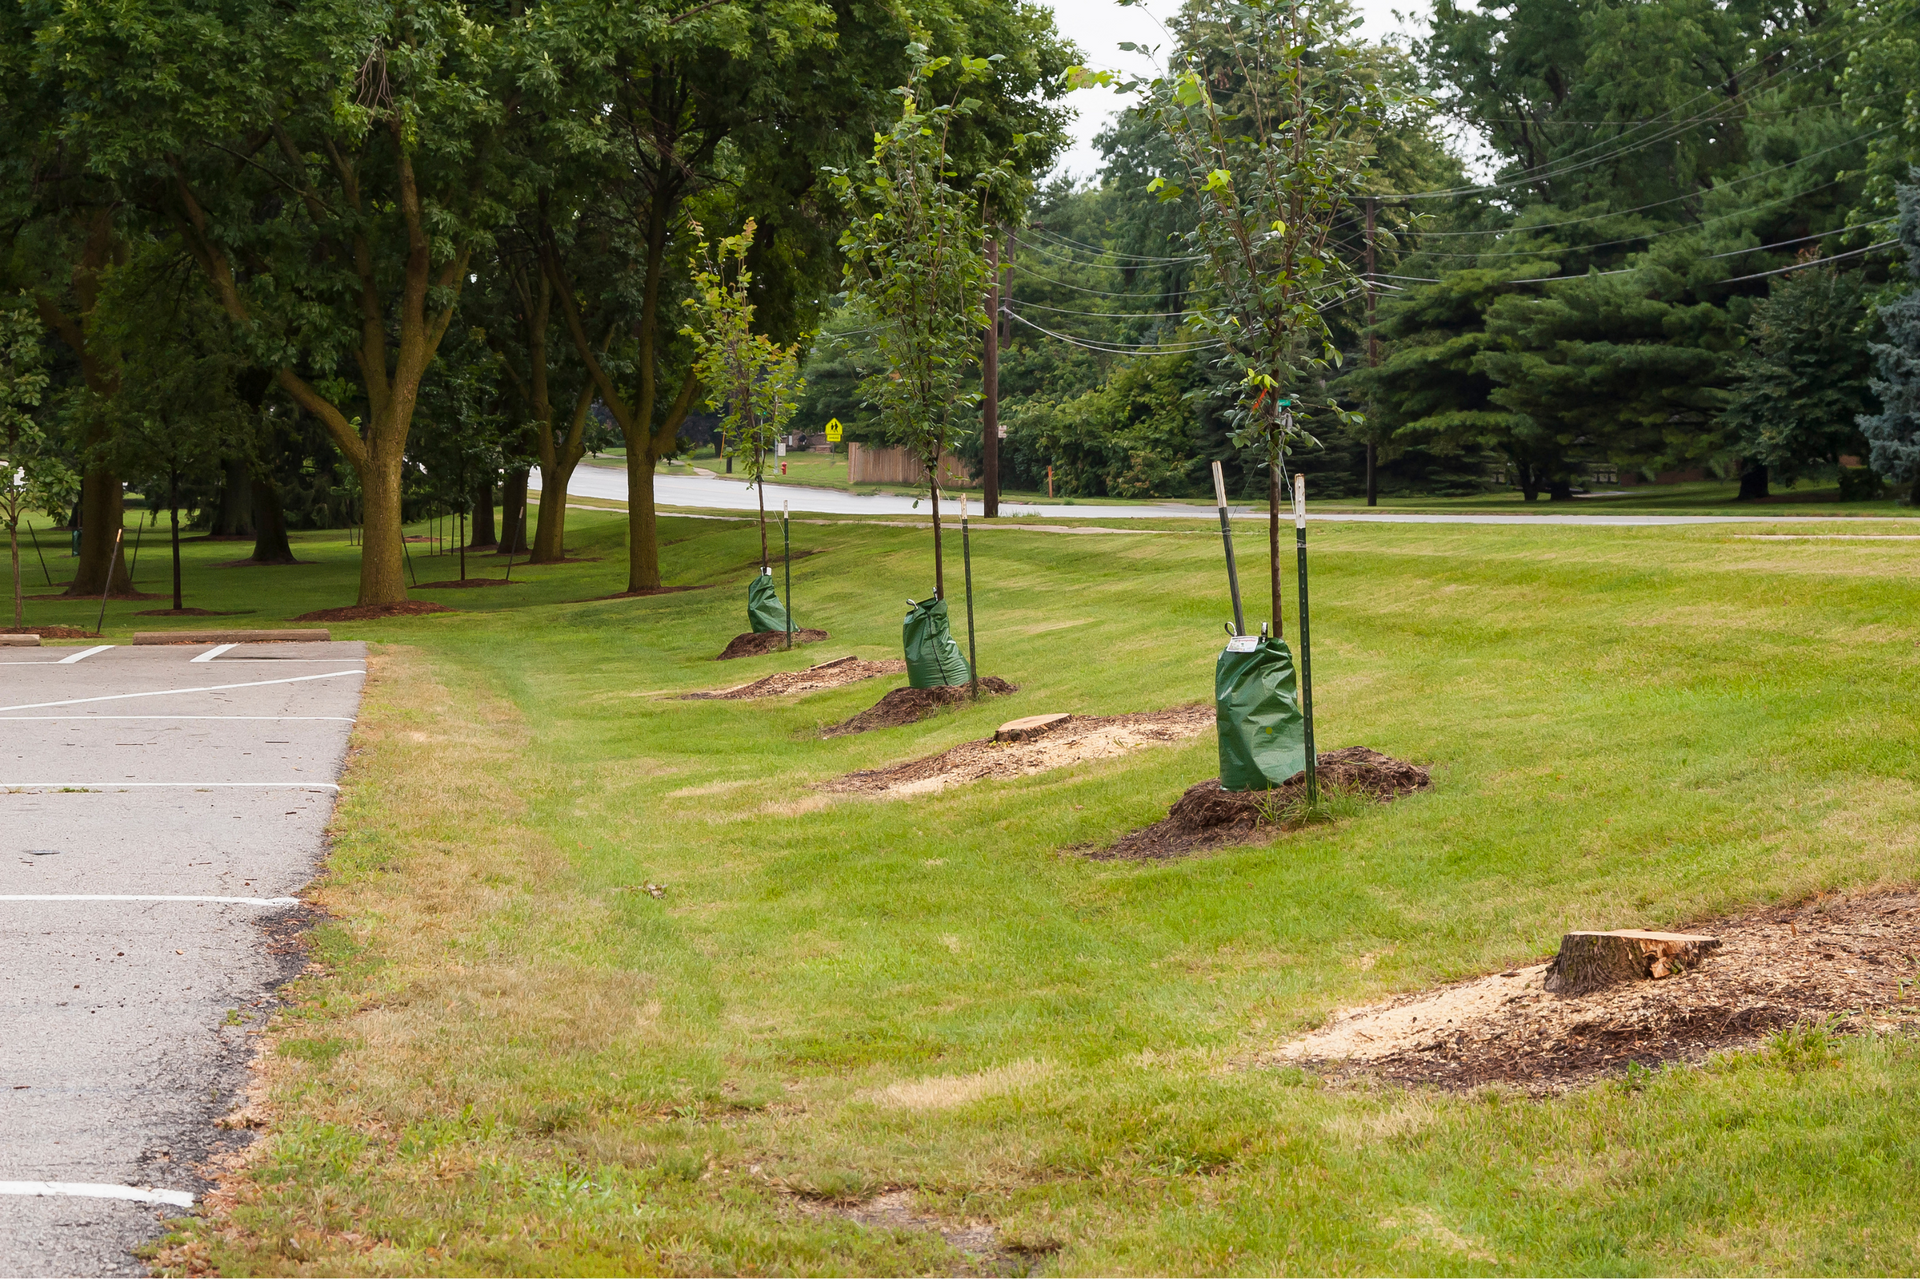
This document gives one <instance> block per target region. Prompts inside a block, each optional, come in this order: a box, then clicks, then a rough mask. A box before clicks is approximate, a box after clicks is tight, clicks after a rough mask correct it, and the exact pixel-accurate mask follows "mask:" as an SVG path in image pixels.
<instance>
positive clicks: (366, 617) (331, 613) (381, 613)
mask: <svg viewBox="0 0 1920 1279" xmlns="http://www.w3.org/2000/svg"><path fill="white" fill-rule="evenodd" d="M457 612H459V610H458V609H452V608H448V607H447V606H446V605H445V604H429V603H428V602H427V601H425V600H408V601H406V602H405V603H403V604H355V605H354V606H353V607H351V608H320V609H315V610H314V611H313V612H311V613H302V614H300V616H298V617H291V618H288V619H287V620H288V621H291V622H371V621H375V620H377V619H379V618H382V617H416V616H418V615H420V614H422V613H457Z"/></svg>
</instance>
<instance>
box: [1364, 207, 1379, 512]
mask: <svg viewBox="0 0 1920 1279" xmlns="http://www.w3.org/2000/svg"><path fill="white" fill-rule="evenodd" d="M1378 205H1379V201H1378V200H1377V199H1376V198H1375V197H1374V196H1368V197H1367V367H1368V368H1370V369H1371V368H1376V367H1378V366H1379V363H1380V339H1378V338H1376V337H1375V336H1374V335H1373V269H1374V268H1373V219H1374V210H1375V209H1376V208H1377V207H1378ZM1376 429H1378V428H1376V427H1374V426H1372V425H1371V424H1369V426H1368V431H1369V438H1368V440H1367V505H1368V506H1378V505H1380V474H1379V466H1380V445H1379V444H1378V443H1376V442H1375V441H1374V440H1373V439H1372V438H1371V432H1372V431H1374V430H1376Z"/></svg>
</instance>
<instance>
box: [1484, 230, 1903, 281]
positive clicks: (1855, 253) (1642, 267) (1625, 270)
mask: <svg viewBox="0 0 1920 1279" xmlns="http://www.w3.org/2000/svg"><path fill="white" fill-rule="evenodd" d="M1898 243H1900V241H1899V239H1898V238H1895V239H1892V240H1882V241H1880V242H1879V243H1878V244H1869V245H1868V246H1867V247H1866V248H1864V249H1848V250H1847V251H1846V252H1845V253H1835V254H1832V255H1831V256H1828V257H1824V258H1813V259H1810V260H1809V261H1806V262H1795V263H1793V264H1792V265H1790V266H1781V267H1775V268H1774V269H1773V270H1771V271H1755V272H1754V273H1753V274H1752V275H1735V276H1729V277H1728V278H1727V279H1724V280H1710V281H1708V282H1707V283H1708V284H1710V285H1711V284H1738V283H1740V282H1741V281H1742V280H1758V279H1761V278H1762V277H1764V276H1769V275H1779V274H1780V273H1781V272H1783V271H1798V270H1800V269H1801V268H1803V267H1810V266H1819V265H1820V264H1821V263H1823V262H1838V261H1840V259H1842V258H1854V257H1859V256H1860V255H1861V254H1862V253H1871V252H1873V251H1874V250H1875V249H1884V248H1886V247H1887V246H1888V245H1889V244H1898ZM1652 266H1653V264H1652V263H1650V262H1642V263H1640V264H1639V265H1638V266H1623V267H1619V268H1617V269H1616V270H1612V271H1589V272H1588V273H1587V274H1585V275H1542V276H1536V277H1533V278H1531V279H1526V280H1508V281H1506V283H1508V284H1557V283H1559V282H1561V281H1563V280H1591V279H1596V278H1598V277H1600V276H1603V275H1631V274H1633V273H1634V272H1635V271H1646V270H1650V269H1651V268H1652Z"/></svg>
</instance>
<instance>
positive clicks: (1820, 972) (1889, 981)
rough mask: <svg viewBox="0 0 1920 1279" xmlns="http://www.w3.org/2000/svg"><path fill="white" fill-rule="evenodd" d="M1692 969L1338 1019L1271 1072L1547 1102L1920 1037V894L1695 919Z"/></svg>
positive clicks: (1484, 983)
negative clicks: (1799, 1030) (1767, 1055)
mask: <svg viewBox="0 0 1920 1279" xmlns="http://www.w3.org/2000/svg"><path fill="white" fill-rule="evenodd" d="M1687 931H1689V932H1695V933H1708V934H1711V935H1713V936H1715V937H1718V938H1719V939H1720V948H1719V949H1718V950H1716V951H1714V952H1713V953H1712V954H1710V955H1708V956H1707V957H1706V958H1705V959H1704V960H1703V961H1702V962H1701V963H1700V965H1699V966H1698V967H1696V968H1690V969H1685V970H1683V971H1682V972H1680V973H1679V974H1677V975H1675V976H1672V977H1667V978H1663V979H1661V980H1658V981H1633V982H1625V983H1622V984H1620V985H1616V986H1609V987H1607V988H1606V989H1603V990H1598V991H1594V992H1593V993H1591V994H1586V995H1574V996H1561V995H1553V994H1549V993H1548V992H1547V991H1546V989H1545V988H1544V987H1543V986H1542V984H1541V983H1542V980H1543V979H1544V977H1545V976H1546V971H1547V965H1546V964H1544V963H1542V964H1535V965H1533V966H1531V967H1527V968H1518V969H1512V970H1510V971H1508V972H1504V973H1499V974H1496V975H1494V976H1490V977H1480V978H1476V979H1474V980H1472V981H1466V982H1460V983H1458V984H1456V985H1452V986H1446V987H1443V988H1441V989H1439V990H1436V991H1429V992H1427V993H1424V994H1418V995H1406V996H1402V997H1401V998H1399V999H1394V1000H1389V1001H1388V1002H1386V1003H1383V1004H1375V1005H1372V1006H1369V1007H1366V1008H1357V1009H1353V1010H1351V1011H1348V1012H1344V1013H1340V1014H1338V1015H1336V1016H1335V1017H1334V1019H1333V1020H1332V1021H1330V1022H1329V1023H1328V1024H1327V1025H1326V1026H1324V1027H1323V1028H1321V1029H1320V1030H1318V1031H1315V1032H1314V1033H1313V1034H1311V1035H1309V1036H1307V1037H1306V1038H1304V1039H1300V1040H1296V1041H1295V1042H1293V1043H1291V1044H1288V1045H1286V1046H1285V1047H1283V1048H1281V1049H1280V1050H1279V1051H1278V1052H1276V1053H1273V1054H1270V1055H1268V1056H1266V1057H1263V1058H1262V1059H1261V1064H1278V1063H1296V1064H1301V1065H1309V1066H1313V1067H1315V1068H1318V1069H1322V1070H1325V1071H1327V1072H1329V1073H1332V1074H1336V1075H1342V1074H1345V1075H1355V1076H1360V1075H1370V1076H1374V1077H1384V1078H1387V1079H1395V1080H1400V1081H1402V1082H1406V1083H1424V1084H1438V1085H1440V1086H1442V1087H1445V1088H1473V1087H1478V1086H1480V1085H1482V1084H1490V1083H1505V1084H1512V1085H1517V1086H1519V1087H1521V1088H1524V1089H1526V1090H1528V1091H1530V1092H1553V1091H1558V1090H1561V1089H1565V1088H1569V1087H1574V1086H1577V1085H1580V1084H1584V1083H1590V1082H1592V1081H1593V1080H1595V1079H1598V1078H1601V1077H1603V1076H1605V1075H1609V1074H1615V1073H1618V1072H1620V1071H1623V1070H1625V1069H1626V1067H1627V1065H1628V1063H1630V1062H1637V1063H1638V1064H1640V1065H1642V1066H1656V1065H1660V1064H1662V1063H1665V1062H1675V1061H1687V1062H1699V1061H1702V1060H1704V1059H1705V1058H1706V1057H1707V1056H1708V1055H1709V1054H1710V1053H1712V1052H1714V1051H1716V1050H1721V1049H1728V1048H1748V1047H1752V1046H1753V1045H1754V1044H1756V1043H1757V1042H1758V1041H1759V1040H1760V1039H1762V1038H1763V1037H1765V1036H1766V1035H1767V1034H1768V1033H1770V1032H1772V1031H1774V1030H1777V1029H1780V1028H1782V1027H1787V1026H1793V1025H1797V1024H1801V1023H1807V1022H1821V1023H1825V1024H1826V1025H1827V1026H1828V1027H1829V1028H1830V1029H1832V1030H1834V1031H1836V1032H1842V1033H1844V1032H1849V1031H1859V1030H1864V1029H1890V1028H1892V1027H1893V1026H1895V1025H1899V1024H1901V1023H1904V1024H1906V1025H1907V1026H1908V1027H1909V1028H1912V1029H1920V1002H1917V1000H1920V992H1915V991H1914V990H1913V989H1912V987H1913V985H1914V984H1915V979H1916V976H1917V975H1920V893H1915V892H1913V891H1911V890H1907V891H1901V892H1893V893H1878V894H1874V895H1871V896H1861V897H1853V898H1834V897H1824V898H1818V899H1815V900H1814V901H1810V902H1803V903H1801V904H1799V905H1797V906H1785V907H1773V908H1769V909H1767V910H1763V911H1756V912H1752V913H1750V914H1745V915H1735V916H1727V917H1724V918H1720V919H1710V920H1704V921H1699V922H1696V923H1693V924H1689V925H1688V926H1687Z"/></svg>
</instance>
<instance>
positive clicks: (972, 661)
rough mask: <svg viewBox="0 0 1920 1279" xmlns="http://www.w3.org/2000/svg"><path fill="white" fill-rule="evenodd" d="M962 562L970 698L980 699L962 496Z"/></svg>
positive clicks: (970, 556) (962, 497) (968, 543)
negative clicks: (965, 582) (963, 569)
mask: <svg viewBox="0 0 1920 1279" xmlns="http://www.w3.org/2000/svg"><path fill="white" fill-rule="evenodd" d="M960 562H961V564H962V566H963V567H964V568H965V571H966V576H967V666H968V667H969V668H970V669H971V670H972V672H973V679H972V680H971V681H969V683H971V685H972V688H971V689H970V690H969V691H968V696H970V697H972V698H974V699H975V700H976V701H977V700H979V697H980V659H979V658H978V657H976V656H975V655H974V651H973V543H972V541H971V540H970V538H969V537H968V534H967V495H966V494H965V493H962V494H961V495H960Z"/></svg>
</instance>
